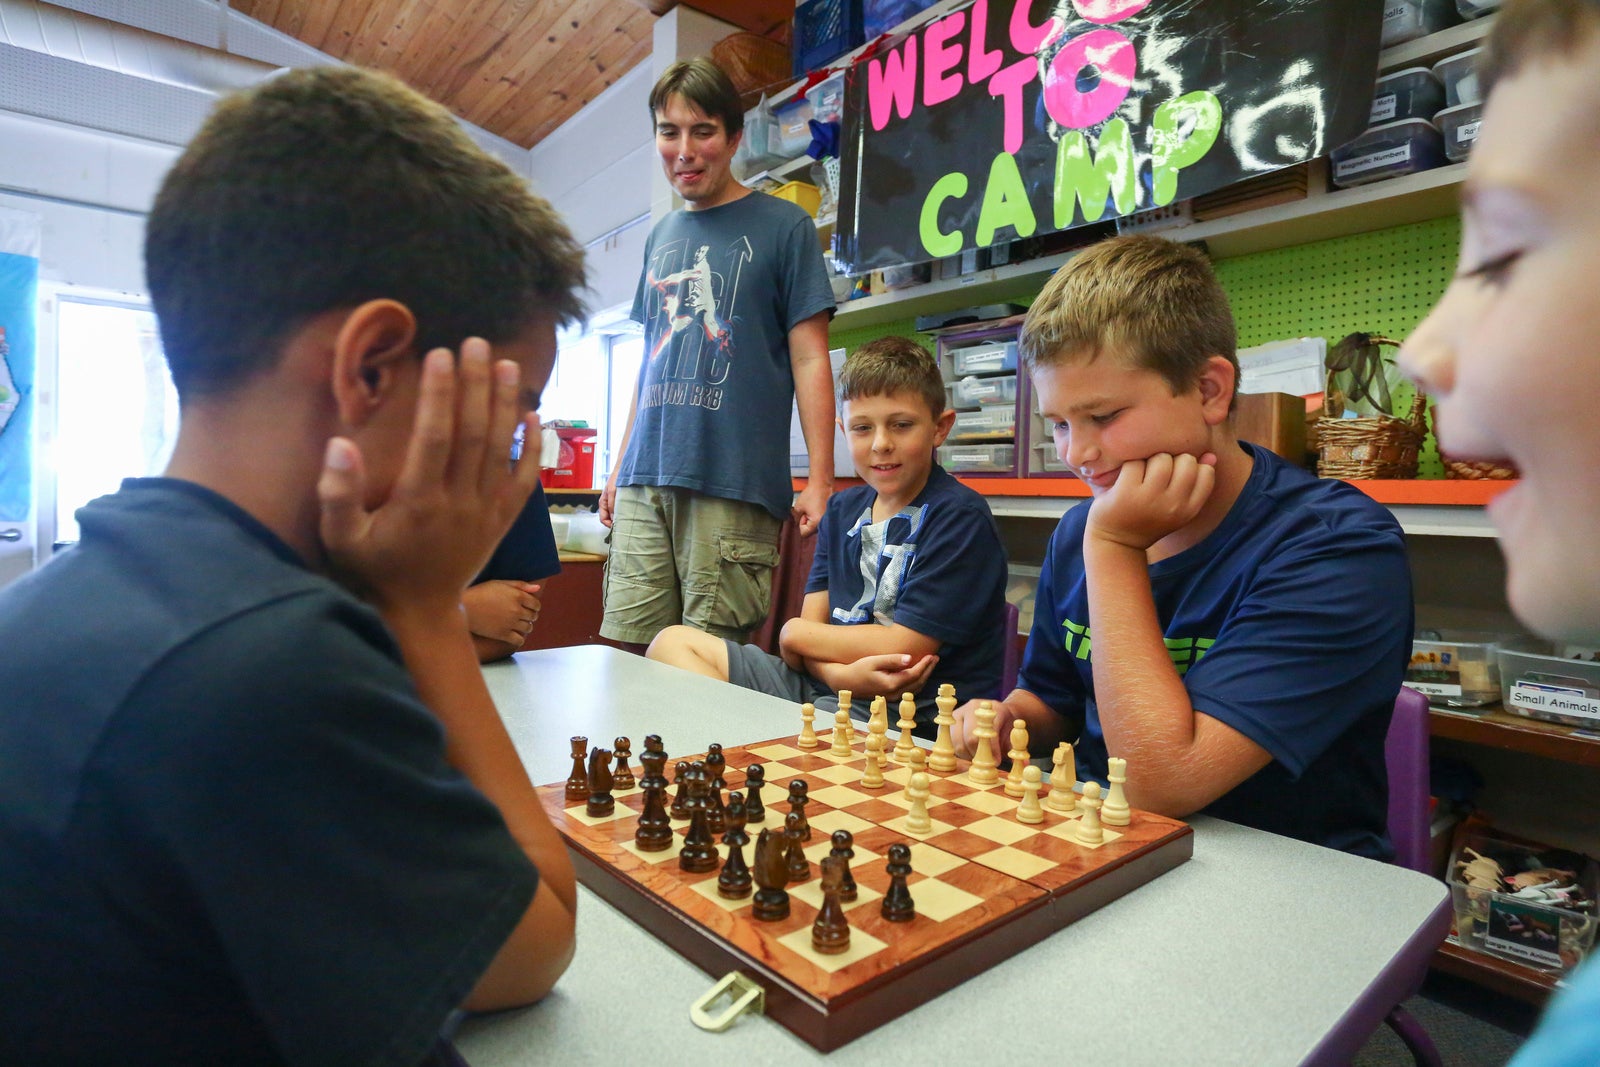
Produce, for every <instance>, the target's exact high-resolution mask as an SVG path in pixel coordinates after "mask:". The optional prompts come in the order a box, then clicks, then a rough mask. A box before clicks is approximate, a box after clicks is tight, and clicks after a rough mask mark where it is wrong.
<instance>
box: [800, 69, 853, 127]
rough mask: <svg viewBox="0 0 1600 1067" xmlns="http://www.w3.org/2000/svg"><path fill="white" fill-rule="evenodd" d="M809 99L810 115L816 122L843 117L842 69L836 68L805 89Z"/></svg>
mask: <svg viewBox="0 0 1600 1067" xmlns="http://www.w3.org/2000/svg"><path fill="white" fill-rule="evenodd" d="M806 99H807V100H809V101H811V117H812V118H814V119H816V120H817V121H818V122H839V121H840V120H841V119H843V118H844V71H842V70H836V71H834V72H833V73H832V74H830V75H828V76H827V77H826V78H823V79H822V80H821V81H819V82H818V83H817V84H815V85H813V86H812V87H811V88H809V89H807V90H806Z"/></svg>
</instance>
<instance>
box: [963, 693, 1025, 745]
mask: <svg viewBox="0 0 1600 1067" xmlns="http://www.w3.org/2000/svg"><path fill="white" fill-rule="evenodd" d="M982 703H985V702H984V701H981V700H969V701H967V702H966V703H965V704H963V705H961V706H960V707H959V708H957V709H956V710H955V713H954V714H955V719H956V722H955V725H954V726H952V727H951V728H950V738H951V740H952V741H954V742H955V746H956V755H957V756H959V757H961V758H962V759H971V758H972V754H973V753H974V752H976V751H977V750H978V734H977V729H978V705H979V704H982ZM987 703H988V704H989V705H990V706H991V707H993V708H994V738H995V739H994V744H993V749H994V754H995V756H996V758H1000V757H1003V756H1004V755H1005V754H1006V752H1007V750H1008V749H1009V748H1010V742H1011V724H1012V722H1014V721H1015V720H1016V718H1017V713H1016V712H1015V711H1014V710H1012V709H1011V708H1009V707H1007V706H1006V705H1005V704H1004V703H1003V702H1001V701H999V700H990V701H988V702H987Z"/></svg>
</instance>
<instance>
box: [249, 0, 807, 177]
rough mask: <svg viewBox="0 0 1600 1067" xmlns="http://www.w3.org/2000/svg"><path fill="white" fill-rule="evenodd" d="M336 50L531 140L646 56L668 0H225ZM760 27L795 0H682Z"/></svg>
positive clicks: (490, 126) (489, 126)
mask: <svg viewBox="0 0 1600 1067" xmlns="http://www.w3.org/2000/svg"><path fill="white" fill-rule="evenodd" d="M231 5H232V7H233V8H234V10H236V11H238V12H239V13H240V14H243V15H246V16H249V17H250V18H254V19H256V20H257V21H260V22H262V23H264V24H266V25H268V26H271V27H273V28H274V29H276V30H278V31H280V32H282V33H285V34H288V35H289V36H291V37H294V38H296V39H298V40H301V41H304V42H305V43H306V44H309V45H311V46H312V47H314V48H317V49H319V50H320V51H323V52H326V53H327V54H328V55H330V56H333V57H334V58H336V59H341V60H344V61H345V62H348V63H355V64H359V65H361V66H367V67H373V68H376V69H378V70H385V71H388V72H389V73H391V74H394V75H396V76H397V77H399V78H401V79H403V80H404V81H406V82H407V83H408V84H410V85H413V86H415V87H416V88H417V89H418V90H420V91H421V92H423V93H426V94H427V95H428V96H430V97H432V98H433V99H435V100H438V101H440V102H441V103H443V104H444V105H445V106H447V107H449V108H450V109H451V110H452V111H454V112H455V113H456V114H457V115H460V116H461V117H462V118H464V119H466V120H467V121H469V122H472V123H474V124H476V125H478V126H481V127H482V128H484V129H486V130H489V131H490V132H492V133H496V134H499V135H500V136H501V137H504V138H506V139H507V140H509V141H511V142H512V143H514V144H519V145H522V146H523V147H532V146H533V145H535V144H537V143H538V142H539V141H540V140H542V139H543V138H544V137H546V136H548V135H549V133H550V132H551V131H552V130H554V129H556V128H557V127H558V126H560V125H561V124H562V123H563V122H565V121H566V120H567V119H569V118H571V117H572V116H573V115H574V114H576V113H577V112H578V110H579V109H581V108H582V107H583V106H584V105H585V104H587V103H588V102H589V101H591V100H593V99H594V98H595V97H596V96H598V95H599V94H600V93H601V92H603V91H604V90H605V89H606V87H608V86H610V85H611V84H613V83H614V82H615V81H616V80H617V79H618V78H620V77H621V76H622V75H624V74H626V73H627V72H628V71H629V70H631V69H633V67H635V66H636V65H637V64H639V63H640V62H642V61H644V60H645V59H647V58H648V57H649V55H650V52H651V44H652V40H651V39H652V30H653V27H654V24H655V19H656V17H657V15H658V14H660V13H661V12H663V11H665V10H668V9H670V8H671V7H672V6H674V4H673V2H672V0H231ZM688 6H690V7H694V8H697V9H699V10H702V11H705V12H706V13H708V14H712V15H715V16H717V17H719V18H723V19H725V20H727V21H729V22H732V23H735V24H737V25H739V26H741V27H743V28H745V29H752V30H755V31H757V32H764V31H766V30H769V29H771V28H772V27H774V26H775V25H778V24H780V23H782V22H784V21H785V20H786V19H788V18H789V17H790V16H791V15H792V14H793V11H794V3H793V0H689V3H688Z"/></svg>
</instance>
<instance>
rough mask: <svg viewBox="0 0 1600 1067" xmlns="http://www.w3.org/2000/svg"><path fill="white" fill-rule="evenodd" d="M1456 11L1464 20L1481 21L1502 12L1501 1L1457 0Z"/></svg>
mask: <svg viewBox="0 0 1600 1067" xmlns="http://www.w3.org/2000/svg"><path fill="white" fill-rule="evenodd" d="M1456 10H1457V11H1458V12H1460V14H1461V17H1462V18H1464V19H1480V18H1482V17H1483V16H1485V15H1487V14H1489V13H1490V12H1492V11H1499V10H1500V0H1456Z"/></svg>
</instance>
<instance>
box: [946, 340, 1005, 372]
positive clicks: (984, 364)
mask: <svg viewBox="0 0 1600 1067" xmlns="http://www.w3.org/2000/svg"><path fill="white" fill-rule="evenodd" d="M950 357H951V359H952V360H953V361H954V365H955V372H956V374H958V375H960V376H961V377H963V378H964V377H966V376H967V375H969V374H994V373H995V372H997V371H1015V370H1016V369H1017V342H1015V341H995V342H993V343H992V344H983V345H967V346H966V347H964V348H952V349H951V350H950Z"/></svg>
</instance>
